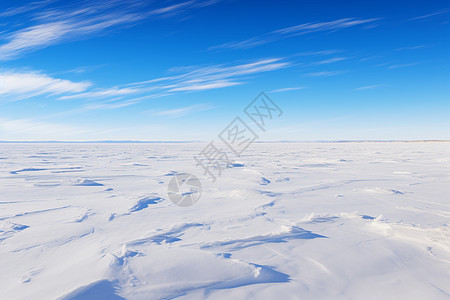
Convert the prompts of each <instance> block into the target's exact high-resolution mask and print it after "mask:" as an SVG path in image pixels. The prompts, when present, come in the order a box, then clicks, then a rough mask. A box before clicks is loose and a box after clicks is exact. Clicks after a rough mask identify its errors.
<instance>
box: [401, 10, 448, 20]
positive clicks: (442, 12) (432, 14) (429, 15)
mask: <svg viewBox="0 0 450 300" xmlns="http://www.w3.org/2000/svg"><path fill="white" fill-rule="evenodd" d="M448 12H450V9H444V10H441V11H437V12H434V13H431V14H426V15H422V16H418V17H414V18H411V19H409V20H420V19H427V18H430V17H434V16H438V15H442V14H446V13H448Z"/></svg>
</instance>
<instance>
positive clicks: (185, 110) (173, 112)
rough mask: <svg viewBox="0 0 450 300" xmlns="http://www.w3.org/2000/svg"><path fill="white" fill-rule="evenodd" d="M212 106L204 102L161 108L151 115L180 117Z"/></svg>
mask: <svg viewBox="0 0 450 300" xmlns="http://www.w3.org/2000/svg"><path fill="white" fill-rule="evenodd" d="M213 108H214V106H212V105H211V104H206V103H205V104H196V105H191V106H187V107H180V108H174V109H168V110H163V111H156V112H153V113H152V115H154V116H166V117H171V118H178V117H182V116H185V115H188V114H192V113H197V112H201V111H206V110H210V109H213Z"/></svg>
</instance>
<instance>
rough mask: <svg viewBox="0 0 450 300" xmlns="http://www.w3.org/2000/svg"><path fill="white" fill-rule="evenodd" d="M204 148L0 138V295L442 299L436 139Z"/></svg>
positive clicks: (447, 171)
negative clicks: (195, 198)
mask: <svg viewBox="0 0 450 300" xmlns="http://www.w3.org/2000/svg"><path fill="white" fill-rule="evenodd" d="M205 146H206V144H205V143H191V144H189V143H183V144H176V143H172V144H33V145H30V144H0V157H1V158H2V159H1V160H0V266H1V268H2V270H1V272H0V299H9V300H15V299H64V300H75V299H96V300H98V299H112V300H114V299H175V298H176V299H408V300H411V299H436V300H439V299H450V230H449V224H450V198H449V197H450V196H449V195H450V143H437V142H436V143H434V142H429V143H425V142H422V143H259V144H257V145H253V146H252V147H250V148H249V149H248V150H247V152H245V153H244V155H243V156H242V157H240V158H239V163H235V164H234V165H232V166H231V167H230V168H227V169H225V170H223V172H222V176H221V177H220V178H218V180H217V181H216V182H215V183H212V182H210V181H208V180H207V178H205V177H204V175H203V172H202V169H201V168H200V167H198V166H196V165H195V161H194V160H193V158H192V157H193V155H194V154H197V153H199V152H200V151H201V150H202V149H203V147H205ZM179 173H192V174H196V176H198V177H199V178H200V180H201V182H202V185H203V191H202V198H201V199H200V200H199V202H197V203H196V204H195V205H193V206H191V207H187V208H181V207H178V206H176V205H174V204H173V203H172V202H171V201H170V200H169V199H168V197H167V185H168V183H169V181H170V180H171V179H172V178H173V176H175V175H176V174H179Z"/></svg>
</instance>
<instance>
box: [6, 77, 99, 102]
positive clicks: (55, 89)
mask: <svg viewBox="0 0 450 300" xmlns="http://www.w3.org/2000/svg"><path fill="white" fill-rule="evenodd" d="M91 85H92V84H91V83H90V82H72V81H69V80H64V79H58V78H53V77H50V76H48V75H45V74H42V73H38V72H28V73H25V72H13V71H5V72H2V71H0V95H2V96H5V97H6V96H11V97H14V98H15V99H22V98H28V97H33V96H37V95H44V94H49V95H61V94H67V93H80V92H83V91H85V90H87V89H88V88H89V87H90V86H91Z"/></svg>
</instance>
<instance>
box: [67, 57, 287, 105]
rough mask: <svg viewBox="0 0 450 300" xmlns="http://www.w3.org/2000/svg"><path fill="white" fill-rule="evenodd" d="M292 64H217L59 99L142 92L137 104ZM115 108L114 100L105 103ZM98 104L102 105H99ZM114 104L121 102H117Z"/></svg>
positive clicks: (238, 81) (230, 83) (230, 82)
mask: <svg viewBox="0 0 450 300" xmlns="http://www.w3.org/2000/svg"><path fill="white" fill-rule="evenodd" d="M289 66H290V63H288V62H284V61H283V59H282V58H270V59H260V60H258V61H254V62H250V63H241V64H235V65H215V66H208V67H202V68H196V69H194V70H192V68H189V69H191V70H192V71H190V72H187V73H182V74H179V75H175V76H169V77H161V78H155V79H151V80H147V81H141V82H135V83H130V84H126V85H123V86H117V87H113V88H109V89H97V90H91V91H86V92H83V93H74V94H72V95H64V96H61V97H60V98H59V99H61V100H66V99H79V98H82V99H92V100H99V99H102V98H109V97H117V98H116V100H117V101H123V100H129V99H127V98H124V97H129V96H134V97H135V96H137V95H141V96H140V97H139V98H134V99H135V100H134V101H135V103H138V102H140V101H143V100H146V99H150V98H154V97H158V98H159V97H164V96H168V95H173V94H174V93H181V92H195V91H204V90H211V89H219V88H226V87H231V86H236V85H241V84H244V83H245V80H247V79H248V78H249V76H254V75H257V74H259V73H263V72H270V71H275V70H279V69H283V68H287V67H289ZM104 104H105V105H106V106H108V107H111V105H112V104H111V103H104ZM97 105H98V104H97ZM114 105H117V103H116V104H114Z"/></svg>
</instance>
